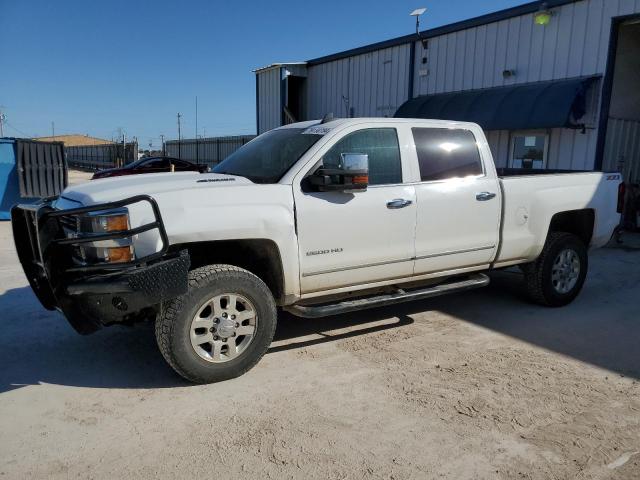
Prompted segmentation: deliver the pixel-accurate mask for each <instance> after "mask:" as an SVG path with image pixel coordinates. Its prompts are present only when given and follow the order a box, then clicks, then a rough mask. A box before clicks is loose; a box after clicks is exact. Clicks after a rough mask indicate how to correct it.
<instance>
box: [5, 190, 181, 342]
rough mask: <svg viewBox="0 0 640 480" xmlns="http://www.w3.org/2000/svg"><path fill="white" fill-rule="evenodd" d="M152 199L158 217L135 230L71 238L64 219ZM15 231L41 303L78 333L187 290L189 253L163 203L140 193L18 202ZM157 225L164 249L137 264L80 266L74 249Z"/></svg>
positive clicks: (122, 319)
mask: <svg viewBox="0 0 640 480" xmlns="http://www.w3.org/2000/svg"><path fill="white" fill-rule="evenodd" d="M136 202H149V203H150V204H151V207H152V209H153V212H154V216H155V221H154V222H152V223H150V224H147V225H143V226H141V227H137V228H134V229H131V230H127V231H124V232H118V233H110V234H102V235H100V236H95V235H94V236H92V237H89V238H86V237H78V238H68V237H67V236H66V235H65V233H64V230H63V228H62V225H61V218H62V217H63V216H64V217H66V218H68V217H69V216H70V215H71V216H73V215H81V214H85V213H88V212H92V211H102V210H108V209H112V208H115V207H122V206H126V205H128V204H132V203H136ZM11 219H12V226H13V235H14V241H15V245H16V250H17V252H18V257H19V259H20V263H21V264H22V267H23V269H24V272H25V275H26V276H27V279H28V280H29V284H30V285H31V288H32V289H33V291H34V293H35V294H36V296H37V297H38V299H39V300H40V303H42V305H43V306H44V307H45V308H46V309H48V310H54V309H59V310H61V311H62V313H63V314H64V315H65V317H66V318H67V320H68V321H69V323H70V324H71V325H72V326H73V327H74V328H75V330H76V331H78V333H81V334H88V333H92V332H94V331H96V330H98V329H99V328H100V327H102V326H104V325H110V324H113V323H121V322H127V321H133V320H135V319H137V318H139V317H140V316H142V315H143V314H144V313H145V312H147V311H152V310H153V308H154V307H155V306H156V305H158V304H160V303H161V302H163V301H165V300H169V299H171V298H175V297H177V296H179V295H182V294H183V293H185V292H186V291H187V286H188V280H187V278H188V271H189V264H190V261H189V255H188V253H187V251H186V250H184V251H182V252H178V251H175V252H171V251H170V250H169V244H168V239H167V235H166V232H165V230H164V225H163V224H162V218H161V217H160V212H159V209H158V206H157V204H156V203H155V201H154V200H153V199H152V198H151V197H147V196H138V197H132V198H129V199H126V200H123V201H120V202H115V203H111V204H102V205H95V206H91V207H82V208H77V209H72V210H55V209H53V208H52V207H51V202H50V201H45V202H43V203H40V204H37V205H17V206H15V207H14V208H13V209H12V211H11ZM152 229H157V230H158V231H159V233H160V238H161V240H162V247H161V249H160V251H158V252H156V253H154V254H152V255H148V256H146V257H143V258H138V259H136V261H134V262H129V263H121V264H100V265H87V266H78V265H75V264H74V263H73V261H72V254H71V248H72V247H73V246H74V245H77V244H81V243H84V242H87V241H96V239H99V240H105V239H113V238H126V237H131V236H134V235H136V234H138V233H141V232H145V231H148V230H152Z"/></svg>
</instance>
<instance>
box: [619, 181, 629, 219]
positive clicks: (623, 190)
mask: <svg viewBox="0 0 640 480" xmlns="http://www.w3.org/2000/svg"><path fill="white" fill-rule="evenodd" d="M626 192H627V187H626V186H625V184H624V182H622V183H621V184H620V185H618V208H617V212H618V213H622V211H623V210H624V197H625V193H626Z"/></svg>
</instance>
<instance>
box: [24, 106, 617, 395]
mask: <svg viewBox="0 0 640 480" xmlns="http://www.w3.org/2000/svg"><path fill="white" fill-rule="evenodd" d="M499 173H500V175H499ZM514 173H515V172H510V171H505V172H498V171H497V170H496V167H495V165H494V163H493V160H492V157H491V152H490V150H489V146H488V144H487V141H486V139H485V136H484V134H483V132H482V130H481V129H480V127H479V126H477V125H475V124H470V123H462V122H449V121H430V120H411V119H388V118H359V119H336V120H323V121H312V122H303V123H296V124H292V125H288V126H285V127H281V128H277V129H275V130H272V131H270V132H267V133H265V134H263V135H261V136H259V137H257V138H256V139H254V140H253V141H251V142H250V143H248V144H247V145H245V146H244V147H242V148H241V149H240V150H238V151H237V152H235V153H234V154H233V155H231V156H230V157H228V158H227V159H226V160H225V161H223V162H222V163H220V164H219V165H218V166H216V167H215V169H214V170H213V172H212V173H209V174H199V173H191V172H188V173H187V172H185V173H159V174H152V175H144V176H135V177H120V178H113V179H109V178H108V179H104V180H96V181H91V182H89V183H85V184H82V185H78V186H74V187H70V188H67V189H66V190H65V191H64V192H63V193H62V195H61V196H60V197H59V198H56V199H49V200H47V201H44V202H43V203H41V204H39V205H36V206H29V205H22V206H16V207H14V209H13V212H12V221H13V229H14V238H15V243H16V248H17V251H18V254H19V257H20V261H21V263H22V265H23V268H24V271H25V273H26V276H27V278H28V280H29V282H30V284H31V286H32V288H33V290H34V291H35V293H36V295H37V296H38V298H39V299H40V301H41V302H42V304H43V306H44V307H45V308H48V309H58V310H60V311H62V313H63V314H64V315H65V316H66V317H67V319H68V320H69V322H70V323H71V324H72V325H73V327H74V328H75V329H76V330H77V331H78V332H80V333H83V334H86V333H91V332H93V331H95V330H96V329H98V328H99V327H101V326H104V325H113V324H127V323H131V322H135V321H140V320H149V319H153V320H154V321H155V325H156V337H157V341H158V345H159V347H160V350H161V351H162V354H163V355H164V357H165V359H166V360H167V362H168V363H169V364H170V365H171V366H172V367H173V368H174V369H175V370H176V371H177V372H178V373H179V374H180V375H182V376H183V377H185V378H187V379H188V380H191V381H193V382H200V383H204V382H213V381H218V380H223V379H228V378H233V377H236V376H238V375H241V374H242V373H244V372H246V371H247V370H249V369H250V368H251V367H252V366H254V365H255V364H256V363H257V362H258V360H259V359H260V358H261V357H262V355H264V353H265V352H266V350H267V348H268V347H269V344H270V342H271V340H272V338H273V334H274V331H275V328H276V321H277V308H278V307H280V308H282V309H284V310H287V311H289V312H291V313H293V314H295V315H299V316H302V317H320V316H325V315H332V314H337V313H342V312H347V311H352V310H357V309H363V308H370V307H376V306H381V305H388V304H392V303H396V302H401V301H406V300H413V299H422V298H427V297H431V296H435V295H441V294H445V293H451V292H456V291H461V290H465V289H470V288H475V287H481V286H484V285H487V283H488V282H489V278H488V277H487V276H486V275H485V273H486V272H489V271H491V270H494V269H499V268H503V267H508V266H512V265H520V266H521V267H522V270H523V272H524V279H525V284H526V289H527V291H528V293H529V295H530V297H531V298H532V299H533V300H534V301H536V302H538V303H540V304H542V305H547V306H561V305H565V304H567V303H569V302H571V301H572V300H573V299H574V298H575V297H576V295H577V294H578V293H579V291H580V289H581V288H582V285H583V283H584V281H585V276H586V274H587V251H588V249H589V248H595V247H600V246H602V245H604V244H605V243H607V241H608V240H609V239H610V237H611V235H612V233H613V232H614V229H615V228H616V226H617V225H618V223H619V214H618V213H617V210H618V206H619V205H618V203H619V202H618V196H619V184H620V182H621V176H620V175H619V174H616V173H613V174H609V173H596V172H581V173H576V172H573V173H566V172H551V171H543V172H534V171H528V172H518V173H519V175H513V174H514ZM534 173H544V174H534Z"/></svg>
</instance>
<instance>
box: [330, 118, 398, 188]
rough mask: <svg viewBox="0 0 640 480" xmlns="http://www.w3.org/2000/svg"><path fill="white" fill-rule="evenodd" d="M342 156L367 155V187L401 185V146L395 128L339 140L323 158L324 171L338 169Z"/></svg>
mask: <svg viewBox="0 0 640 480" xmlns="http://www.w3.org/2000/svg"><path fill="white" fill-rule="evenodd" d="M344 153H364V154H367V155H368V156H369V185H384V184H394V183H402V162H401V160H400V145H399V144H398V134H397V132H396V129H395V128H367V129H363V130H358V131H356V132H353V133H350V134H348V135H346V136H345V137H343V138H341V139H340V140H338V143H336V144H335V145H334V146H333V147H331V149H330V150H329V151H328V152H327V153H325V154H324V156H323V157H322V164H323V166H324V167H325V168H339V166H340V164H341V162H342V160H341V155H342V154H344Z"/></svg>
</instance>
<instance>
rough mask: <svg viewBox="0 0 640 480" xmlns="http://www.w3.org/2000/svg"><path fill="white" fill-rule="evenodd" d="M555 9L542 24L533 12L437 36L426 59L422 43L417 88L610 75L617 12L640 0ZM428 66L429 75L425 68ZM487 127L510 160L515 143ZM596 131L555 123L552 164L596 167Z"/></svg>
mask: <svg viewBox="0 0 640 480" xmlns="http://www.w3.org/2000/svg"><path fill="white" fill-rule="evenodd" d="M553 12H554V15H553V17H552V19H551V23H550V24H549V25H548V26H546V27H540V26H537V25H535V24H534V22H533V15H531V14H529V15H523V16H520V17H514V18H511V19H508V20H502V21H500V22H496V23H492V24H487V25H481V26H478V27H475V28H470V29H467V30H464V31H462V32H454V33H450V34H447V35H443V36H440V37H435V38H432V39H430V40H429V46H428V49H427V52H426V53H427V64H426V65H423V64H422V63H421V60H422V56H423V50H422V47H421V45H420V44H417V45H416V58H415V64H416V70H415V72H414V75H415V76H414V96H418V95H432V94H437V93H445V92H452V91H459V90H472V89H479V88H490V87H498V86H504V85H514V84H519V83H529V82H537V81H545V80H560V79H564V78H572V77H580V76H588V75H596V74H600V75H603V74H604V71H605V68H606V62H607V54H608V48H609V35H610V30H611V18H612V17H616V16H619V15H629V14H632V13H640V0H584V1H579V2H576V3H571V4H567V5H563V6H562V7H559V8H554V9H553ZM461 42H464V44H465V47H464V48H462V47H460V43H461ZM452 58H455V60H453V61H451V59H452ZM425 69H428V72H429V73H428V75H421V72H420V70H425ZM503 70H515V71H516V75H515V76H514V77H510V78H507V79H505V78H503V76H502V71H503ZM599 89H600V86H598V91H597V92H596V93H595V97H596V98H595V101H593V100H591V101H590V104H591V105H593V106H592V108H591V111H590V112H588V115H589V116H590V120H591V121H594V122H595V121H596V120H597V118H598V115H599V111H598V110H599V98H600V92H599ZM487 134H488V136H489V137H490V142H489V143H490V145H491V148H492V151H494V153H495V155H496V162H497V163H498V164H499V165H503V164H505V163H506V162H507V158H508V148H506V149H505V148H502V147H500V148H498V143H496V142H504V136H505V135H504V134H503V133H501V134H500V135H497V134H496V133H495V132H487ZM597 136H598V135H597V129H593V128H591V129H587V132H586V133H585V134H582V133H580V131H577V130H568V129H552V130H551V132H550V145H549V158H548V165H549V167H550V168H573V169H585V170H588V169H592V168H593V166H594V161H595V151H596V142H597ZM500 145H502V143H500Z"/></svg>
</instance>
